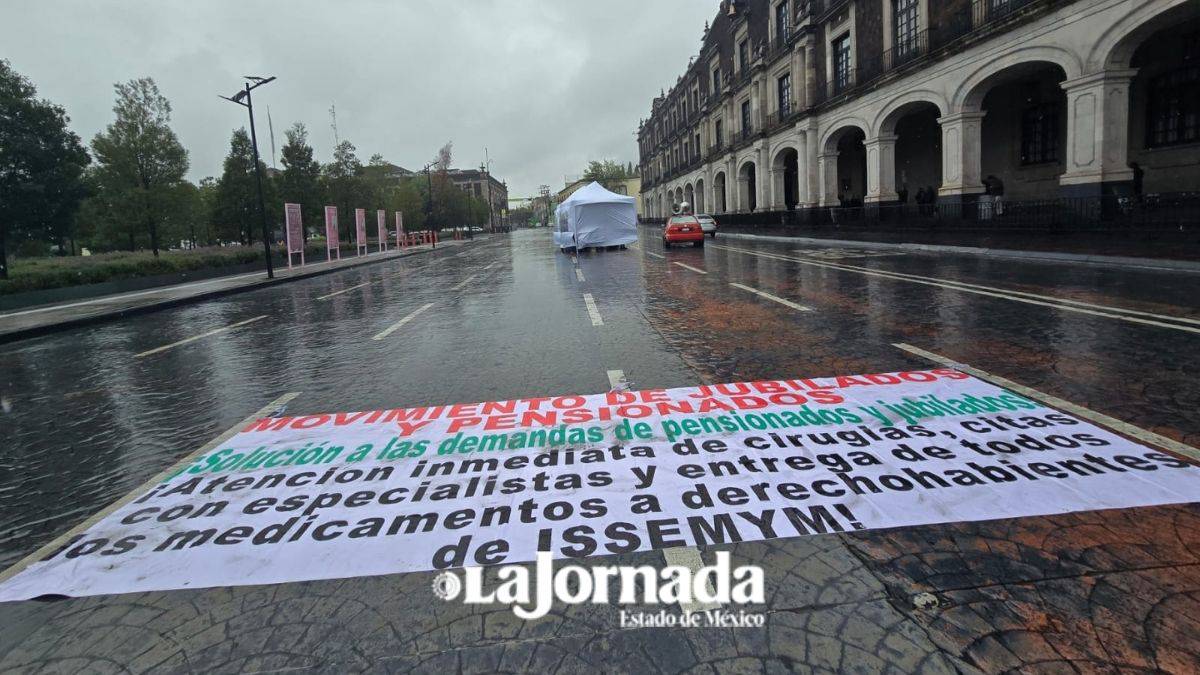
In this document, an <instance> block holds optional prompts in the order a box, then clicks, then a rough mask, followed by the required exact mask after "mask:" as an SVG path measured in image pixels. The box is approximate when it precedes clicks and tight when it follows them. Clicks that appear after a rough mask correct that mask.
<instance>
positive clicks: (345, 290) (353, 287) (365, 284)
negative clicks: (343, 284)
mask: <svg viewBox="0 0 1200 675" xmlns="http://www.w3.org/2000/svg"><path fill="white" fill-rule="evenodd" d="M372 283H374V282H371V281H368V282H366V283H362V284H359V285H357V286H351V287H350V288H343V289H342V290H340V291H336V292H334V293H330V294H328V295H318V296H317V299H318V300H328V299H329V298H332V297H333V296H335V295H341V294H342V293H349V292H350V291H352V290H354V289H356V288H362V287H363V286H370V285H371V284H372Z"/></svg>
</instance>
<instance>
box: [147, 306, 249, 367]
mask: <svg viewBox="0 0 1200 675" xmlns="http://www.w3.org/2000/svg"><path fill="white" fill-rule="evenodd" d="M265 318H267V315H266V314H263V315H261V316H256V317H254V318H252V319H246V320H245V321H239V322H237V323H231V324H229V325H228V326H222V327H221V328H215V329H213V330H210V331H208V332H206V333H201V334H199V335H193V336H192V337H190V338H184V339H182V340H180V341H178V342H172V343H171V344H169V345H163V346H161V347H155V348H154V349H150V350H147V351H144V352H142V353H140V354H134V355H133V358H135V359H140V358H142V357H143V356H150V355H151V354H157V353H159V352H165V351H167V350H168V349H174V348H175V347H178V346H180V345H186V344H187V343H189V342H195V341H196V340H199V339H201V338H206V337H208V336H210V335H216V334H217V333H224V332H225V331H227V330H232V329H234V328H237V327H239V326H245V325H246V324H248V323H254V322H255V321H260V320H262V319H265Z"/></svg>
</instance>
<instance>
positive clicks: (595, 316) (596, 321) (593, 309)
mask: <svg viewBox="0 0 1200 675" xmlns="http://www.w3.org/2000/svg"><path fill="white" fill-rule="evenodd" d="M583 304H585V305H587V311H588V316H590V317H592V325H593V326H603V325H604V319H602V318H600V308H599V307H597V306H596V299H595V298H593V297H592V294H591V293H584V294H583Z"/></svg>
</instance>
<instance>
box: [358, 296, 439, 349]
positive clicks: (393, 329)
mask: <svg viewBox="0 0 1200 675" xmlns="http://www.w3.org/2000/svg"><path fill="white" fill-rule="evenodd" d="M430 307H433V303H432V302H427V303H425V304H424V305H421V306H420V307H419V308H417V310H416V311H414V312H413V313H412V314H409V315H408V316H406V317H404V318H403V319H400V320H399V321H397V322H396V323H394V324H392V325H390V326H388V327H387V328H384V329H383V331H381V332H380V333H379V334H378V335H376V336H375V337H373V338H371V339H372V340H382V339H383V338H385V337H387V336H389V335H391V334H392V333H395V332H396V331H398V330H400V328H402V327H403V326H404V324H406V323H408V322H409V321H412V320H413V319H415V318H416V316H417V315H418V314H420V313H421V312H424V311H425V310H427V309H429V308H430Z"/></svg>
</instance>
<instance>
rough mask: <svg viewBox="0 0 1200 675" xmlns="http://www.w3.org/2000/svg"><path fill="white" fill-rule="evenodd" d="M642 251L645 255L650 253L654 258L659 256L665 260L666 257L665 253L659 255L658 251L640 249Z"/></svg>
mask: <svg viewBox="0 0 1200 675" xmlns="http://www.w3.org/2000/svg"><path fill="white" fill-rule="evenodd" d="M642 253H645V254H646V255H652V256H654V257H655V258H661V259H663V260H666V259H667V256H665V255H659V254H658V253H655V252H653V251H642Z"/></svg>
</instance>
